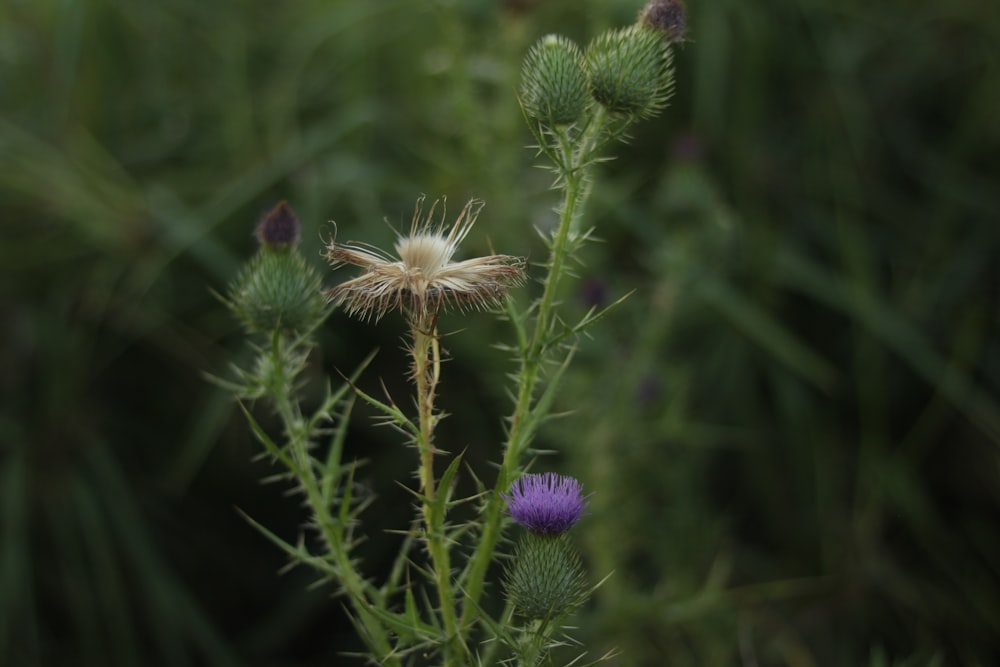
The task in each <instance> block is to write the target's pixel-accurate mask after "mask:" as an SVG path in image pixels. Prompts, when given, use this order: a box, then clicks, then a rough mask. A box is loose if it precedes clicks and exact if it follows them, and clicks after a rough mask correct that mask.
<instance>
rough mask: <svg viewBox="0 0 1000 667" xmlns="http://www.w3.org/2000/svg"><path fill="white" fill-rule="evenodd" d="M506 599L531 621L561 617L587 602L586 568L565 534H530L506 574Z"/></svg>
mask: <svg viewBox="0 0 1000 667" xmlns="http://www.w3.org/2000/svg"><path fill="white" fill-rule="evenodd" d="M504 589H505V592H506V595H507V599H508V600H509V601H510V602H511V603H512V604H513V605H514V609H515V610H516V611H517V613H518V614H520V615H521V616H523V617H525V618H528V619H551V618H558V617H560V616H563V615H564V614H568V613H569V612H571V611H573V610H574V609H576V608H577V607H579V606H580V605H581V604H583V603H584V601H585V600H586V599H587V595H588V591H587V589H586V585H585V579H584V574H583V565H582V564H581V563H580V556H579V554H578V553H577V552H576V549H575V548H574V547H573V544H572V543H571V542H570V541H569V538H568V537H567V536H566V534H560V535H542V534H538V533H527V534H526V535H525V536H524V537H523V538H522V539H521V541H520V542H518V545H517V548H516V550H515V552H514V557H513V562H512V563H511V564H510V566H509V567H508V568H507V569H506V571H505V573H504Z"/></svg>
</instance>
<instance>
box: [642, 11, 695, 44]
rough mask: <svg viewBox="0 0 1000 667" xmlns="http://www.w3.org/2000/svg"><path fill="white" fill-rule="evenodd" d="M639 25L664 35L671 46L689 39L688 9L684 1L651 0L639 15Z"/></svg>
mask: <svg viewBox="0 0 1000 667" xmlns="http://www.w3.org/2000/svg"><path fill="white" fill-rule="evenodd" d="M639 23H640V24H644V25H647V26H649V27H650V28H655V29H656V30H659V31H660V32H661V33H663V36H664V38H665V39H666V40H667V41H668V42H669V43H671V44H677V43H678V42H683V41H684V40H685V38H686V37H687V9H686V8H685V6H684V2H683V0H651V1H650V2H649V3H648V4H647V5H646V6H645V7H643V9H642V12H641V13H640V14H639Z"/></svg>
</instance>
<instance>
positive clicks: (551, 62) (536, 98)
mask: <svg viewBox="0 0 1000 667" xmlns="http://www.w3.org/2000/svg"><path fill="white" fill-rule="evenodd" d="M521 102H522V103H523V104H524V108H525V110H526V111H527V113H528V115H529V116H531V117H532V118H536V119H538V120H539V121H541V122H543V123H546V124H550V125H566V124H569V123H572V122H575V121H576V120H578V119H579V118H580V116H582V115H583V112H584V111H586V109H587V106H588V105H589V104H590V91H589V89H588V87H587V77H586V74H585V73H584V69H583V54H582V53H581V52H580V47H579V46H577V45H576V43H575V42H573V41H572V40H569V39H567V38H565V37H562V36H560V35H546V36H545V37H542V38H541V39H540V40H539V41H538V42H537V43H536V44H535V45H534V46H533V47H531V50H529V51H528V55H526V56H525V57H524V64H523V65H522V66H521Z"/></svg>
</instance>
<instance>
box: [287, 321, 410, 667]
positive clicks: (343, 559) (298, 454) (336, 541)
mask: <svg viewBox="0 0 1000 667" xmlns="http://www.w3.org/2000/svg"><path fill="white" fill-rule="evenodd" d="M288 352H289V350H288V349H287V343H286V342H285V340H284V338H283V337H282V336H281V334H279V333H277V332H275V333H274V335H273V336H272V337H271V368H272V369H273V371H272V372H273V373H274V375H273V376H272V383H271V394H272V396H271V398H272V400H273V401H274V405H275V409H276V410H277V412H278V416H279V417H280V418H281V423H282V426H283V428H284V430H285V437H286V438H287V439H288V442H289V445H290V450H291V453H292V462H293V463H294V465H295V469H294V470H292V472H293V473H294V475H295V477H296V479H298V480H299V482H300V484H302V489H303V491H304V492H305V494H306V502H307V503H308V504H309V508H310V510H311V511H312V514H313V519H314V520H315V522H316V525H317V526H318V528H319V530H320V534H321V535H322V537H323V542H324V544H325V545H326V547H327V551H328V552H329V554H330V555H331V556H332V558H333V562H334V565H335V567H336V568H337V572H338V574H339V577H338V579H339V583H340V585H341V587H342V588H343V589H344V591H345V592H346V593H347V596H348V597H349V598H350V599H351V604H352V606H353V607H354V611H355V613H357V615H358V619H359V621H360V623H361V625H362V626H363V627H364V628H365V630H366V631H367V632H368V641H369V646H370V647H371V649H372V650H373V651H374V652H376V654H377V655H378V656H379V657H380V658H381V659H382V664H384V665H392V666H395V667H399V666H401V664H402V663H401V662H400V661H399V659H398V658H395V657H392V645H391V644H390V642H389V638H388V633H387V632H386V631H385V628H384V627H383V625H382V623H381V622H379V620H378V619H377V618H376V617H375V616H374V615H372V614H371V613H370V612H369V611H368V607H369V606H370V605H371V600H370V599H369V597H368V592H367V587H368V583H367V582H366V581H365V580H364V578H363V577H362V576H361V575H360V574H359V573H358V571H357V570H356V569H355V567H354V563H353V562H352V560H351V557H350V553H349V549H348V547H347V545H346V544H345V541H344V534H343V526H341V525H340V523H339V522H338V521H337V520H336V519H334V518H333V517H332V516H331V515H330V508H329V506H328V504H327V503H325V502H324V501H323V493H322V490H321V488H320V484H319V481H318V480H317V479H316V471H315V468H314V466H313V459H312V456H311V455H310V454H309V448H308V447H309V434H308V433H306V432H305V431H304V427H303V421H302V413H301V410H300V409H299V406H298V403H297V401H295V400H294V399H293V398H292V396H291V395H290V394H289V389H290V388H291V387H293V386H294V381H295V378H294V377H293V375H294V370H292V369H289V368H288V366H287V365H286V359H287V353H288Z"/></svg>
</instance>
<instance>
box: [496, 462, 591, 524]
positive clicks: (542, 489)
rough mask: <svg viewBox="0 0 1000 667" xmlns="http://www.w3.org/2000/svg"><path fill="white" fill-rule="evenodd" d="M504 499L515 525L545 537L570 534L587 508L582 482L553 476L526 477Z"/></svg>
mask: <svg viewBox="0 0 1000 667" xmlns="http://www.w3.org/2000/svg"><path fill="white" fill-rule="evenodd" d="M501 495H502V496H503V499H504V500H505V501H507V511H508V512H509V513H510V515H511V517H513V519H514V521H517V522H518V523H519V524H521V525H522V526H524V527H525V528H527V529H528V530H530V531H531V532H533V533H540V534H543V535H558V534H559V533H564V532H566V531H567V530H569V529H570V528H571V527H572V526H573V524H575V523H576V522H577V521H579V520H580V516H581V515H582V514H583V510H584V509H586V507H587V504H588V503H587V500H586V498H584V496H583V487H582V485H581V484H580V482H579V481H577V480H575V479H573V478H572V477H566V476H563V475H557V474H555V473H552V472H546V473H542V474H537V475H536V474H529V475H524V476H522V477H520V478H519V479H517V480H516V481H515V482H514V483H513V484H511V486H510V495H507V494H501Z"/></svg>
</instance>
